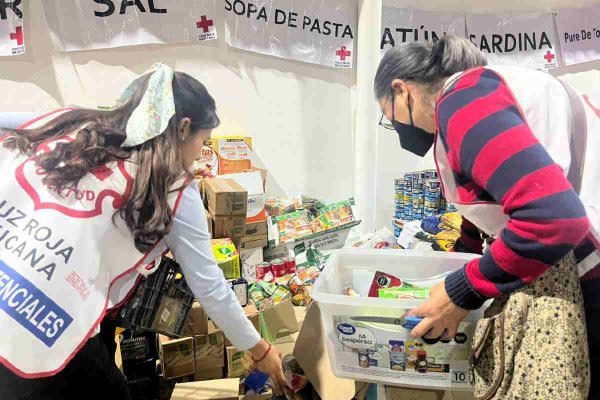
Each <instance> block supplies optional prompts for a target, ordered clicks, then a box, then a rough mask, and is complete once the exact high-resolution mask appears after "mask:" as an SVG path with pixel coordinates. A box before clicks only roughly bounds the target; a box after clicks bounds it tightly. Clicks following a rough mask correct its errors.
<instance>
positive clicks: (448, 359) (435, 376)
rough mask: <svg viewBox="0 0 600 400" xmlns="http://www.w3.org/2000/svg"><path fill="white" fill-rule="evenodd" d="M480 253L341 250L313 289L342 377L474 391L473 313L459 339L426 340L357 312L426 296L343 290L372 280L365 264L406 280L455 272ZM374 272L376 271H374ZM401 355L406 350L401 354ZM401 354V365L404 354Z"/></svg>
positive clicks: (396, 307) (389, 313)
mask: <svg viewBox="0 0 600 400" xmlns="http://www.w3.org/2000/svg"><path fill="white" fill-rule="evenodd" d="M476 257H477V255H470V254H461V253H445V252H424V251H417V250H372V249H342V250H340V251H339V252H338V253H336V254H334V255H333V256H331V258H330V259H329V260H328V262H327V265H326V267H325V269H324V270H323V272H322V274H321V276H320V278H319V279H318V280H317V282H316V284H315V286H314V287H313V290H312V292H311V295H312V297H313V298H314V299H315V301H317V302H318V304H319V308H320V309H321V323H322V324H323V332H324V333H325V335H326V343H327V351H328V353H329V358H330V360H331V368H332V370H333V372H334V374H335V375H336V376H338V377H340V378H348V379H354V380H357V381H365V382H374V383H379V384H388V385H394V386H407V387H416V388H432V389H452V390H471V385H470V384H469V378H468V357H469V351H470V346H471V342H472V336H473V331H474V329H475V322H476V321H477V320H478V319H479V318H481V316H482V311H479V310H478V311H473V312H471V313H470V314H469V315H468V316H467V318H465V320H464V322H463V323H461V325H460V328H459V333H461V335H458V336H457V338H456V339H452V340H450V341H449V342H448V341H447V340H446V341H444V343H442V342H441V341H439V342H437V343H435V344H428V343H426V342H424V341H423V340H422V339H416V340H414V339H411V338H410V332H409V331H408V330H406V329H404V328H402V327H401V326H398V325H394V324H391V323H389V321H388V322H386V323H383V322H377V323H374V322H372V321H370V322H364V320H363V321H357V320H354V319H353V318H354V317H386V318H389V317H393V318H398V317H399V316H401V315H403V314H404V313H405V312H407V311H408V310H410V309H411V308H414V307H415V306H417V305H418V304H420V303H422V302H423V301H425V300H412V299H411V300H390V299H379V298H369V297H350V296H345V295H343V291H344V289H345V288H347V287H355V289H357V290H358V291H359V292H361V291H363V292H364V290H365V288H366V287H368V286H370V284H371V282H369V281H368V278H366V275H368V274H367V272H368V270H371V271H383V272H386V273H388V274H391V275H395V276H397V277H399V278H401V279H407V280H416V279H427V278H430V277H432V276H436V275H439V274H443V273H445V272H448V271H454V270H456V269H458V268H460V267H462V266H463V265H464V264H465V263H466V262H468V261H470V260H472V259H473V258H476ZM371 275H372V272H371ZM402 353H404V356H403V355H402ZM403 357H404V366H403V365H402V364H403V363H402V359H403Z"/></svg>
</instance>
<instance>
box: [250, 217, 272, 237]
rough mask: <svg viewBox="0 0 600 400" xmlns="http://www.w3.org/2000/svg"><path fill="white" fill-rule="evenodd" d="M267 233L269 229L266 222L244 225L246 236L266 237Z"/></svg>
mask: <svg viewBox="0 0 600 400" xmlns="http://www.w3.org/2000/svg"><path fill="white" fill-rule="evenodd" d="M268 233H269V229H268V227H267V221H266V220H265V221H259V222H252V223H249V224H246V236H257V235H267V234H268Z"/></svg>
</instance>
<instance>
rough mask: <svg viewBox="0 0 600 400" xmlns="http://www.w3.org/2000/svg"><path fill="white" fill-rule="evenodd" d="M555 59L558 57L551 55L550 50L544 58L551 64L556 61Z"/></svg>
mask: <svg viewBox="0 0 600 400" xmlns="http://www.w3.org/2000/svg"><path fill="white" fill-rule="evenodd" d="M555 57H556V56H555V55H554V54H552V53H550V50H548V51H547V52H546V55H545V56H544V59H545V60H546V61H548V63H551V62H552V60H554V58H555Z"/></svg>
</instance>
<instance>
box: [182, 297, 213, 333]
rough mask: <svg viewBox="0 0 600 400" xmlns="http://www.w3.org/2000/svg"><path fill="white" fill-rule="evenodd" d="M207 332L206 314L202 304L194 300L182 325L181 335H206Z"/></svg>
mask: <svg viewBox="0 0 600 400" xmlns="http://www.w3.org/2000/svg"><path fill="white" fill-rule="evenodd" d="M208 332H209V331H208V314H206V311H205V310H204V308H203V307H202V305H200V303H198V302H197V301H195V302H194V304H192V308H191V309H190V311H189V312H188V315H187V318H186V320H185V323H184V325H183V335H184V336H196V335H206V334H208Z"/></svg>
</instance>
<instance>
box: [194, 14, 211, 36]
mask: <svg viewBox="0 0 600 400" xmlns="http://www.w3.org/2000/svg"><path fill="white" fill-rule="evenodd" d="M214 24H215V23H214V22H213V20H212V19H208V18H206V15H203V16H202V17H200V21H198V22H196V28H198V29H200V28H202V30H203V31H204V33H207V32H208V31H209V29H210V27H211V26H213V25H214Z"/></svg>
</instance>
